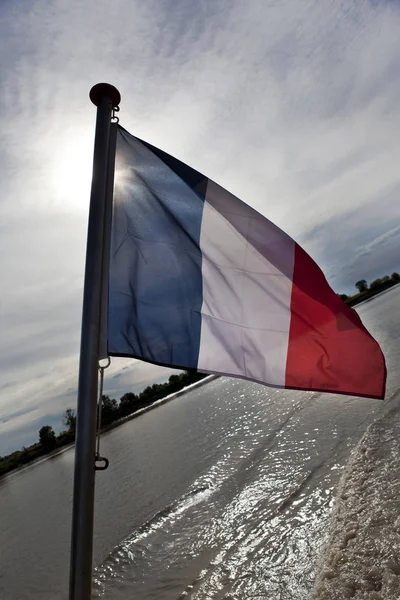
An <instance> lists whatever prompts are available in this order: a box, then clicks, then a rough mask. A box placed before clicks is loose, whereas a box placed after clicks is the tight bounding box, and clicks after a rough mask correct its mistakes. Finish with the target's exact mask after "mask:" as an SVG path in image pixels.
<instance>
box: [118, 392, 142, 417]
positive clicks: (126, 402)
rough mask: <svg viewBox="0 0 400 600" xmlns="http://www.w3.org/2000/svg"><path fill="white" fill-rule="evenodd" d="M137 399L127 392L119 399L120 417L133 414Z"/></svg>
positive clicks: (134, 395)
mask: <svg viewBox="0 0 400 600" xmlns="http://www.w3.org/2000/svg"><path fill="white" fill-rule="evenodd" d="M138 399H139V398H138V397H137V396H136V394H133V393H132V392H128V393H126V394H124V395H123V396H122V397H121V400H120V401H119V413H120V416H121V417H126V416H127V415H130V414H131V413H133V412H135V410H136V408H137V401H138Z"/></svg>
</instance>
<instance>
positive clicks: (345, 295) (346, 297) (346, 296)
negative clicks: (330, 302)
mask: <svg viewBox="0 0 400 600" xmlns="http://www.w3.org/2000/svg"><path fill="white" fill-rule="evenodd" d="M338 296H339V298H340V299H341V300H342V301H343V302H346V300H347V299H348V295H347V294H338Z"/></svg>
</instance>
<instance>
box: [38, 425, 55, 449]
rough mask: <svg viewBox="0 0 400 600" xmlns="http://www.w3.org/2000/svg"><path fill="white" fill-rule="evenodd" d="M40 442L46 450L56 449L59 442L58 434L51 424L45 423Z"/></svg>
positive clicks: (40, 433) (41, 430)
mask: <svg viewBox="0 0 400 600" xmlns="http://www.w3.org/2000/svg"><path fill="white" fill-rule="evenodd" d="M39 442H40V443H41V444H42V446H43V450H44V451H45V452H51V451H52V450H54V448H55V447H56V444H57V438H56V434H55V433H54V431H53V428H52V427H50V425H43V427H42V428H41V429H40V431H39Z"/></svg>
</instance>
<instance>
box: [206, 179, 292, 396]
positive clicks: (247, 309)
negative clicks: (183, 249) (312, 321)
mask: <svg viewBox="0 0 400 600" xmlns="http://www.w3.org/2000/svg"><path fill="white" fill-rule="evenodd" d="M221 241H223V243H221ZM294 246H295V244H294V242H293V240H291V239H290V238H289V236H287V235H286V234H285V233H283V232H282V231H280V230H279V229H278V228H277V227H276V226H275V225H274V224H273V223H271V222H270V221H268V220H267V219H265V218H264V217H262V216H261V215H259V214H258V213H256V212H255V211H254V210H253V209H252V208H251V207H249V206H248V205H246V204H244V203H243V202H241V201H240V200H239V199H238V198H236V197H235V196H233V195H232V194H230V193H229V192H227V191H226V190H224V189H223V188H221V187H220V186H218V185H217V184H216V183H214V182H213V181H211V180H209V181H208V186H207V192H206V200H205V204H204V210H203V218H202V225H201V234H200V248H201V251H202V255H203V260H202V276H203V304H202V309H201V314H202V325H201V338H200V350H199V359H198V369H199V370H204V371H213V372H221V373H226V374H230V375H238V376H242V377H247V378H250V379H255V380H258V381H268V383H270V384H271V385H276V386H284V385H285V372H286V358H287V349H288V341H289V327H290V301H291V292H292V275H293V264H294ZM267 257H269V258H270V259H272V260H274V259H276V260H274V262H275V265H274V264H273V263H272V262H270V260H268V258H267ZM277 261H279V262H278V266H276V265H277Z"/></svg>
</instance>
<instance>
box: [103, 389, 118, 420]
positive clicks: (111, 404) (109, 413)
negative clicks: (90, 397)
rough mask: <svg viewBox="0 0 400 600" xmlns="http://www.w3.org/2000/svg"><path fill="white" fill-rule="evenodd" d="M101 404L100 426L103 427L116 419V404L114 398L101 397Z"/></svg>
mask: <svg viewBox="0 0 400 600" xmlns="http://www.w3.org/2000/svg"><path fill="white" fill-rule="evenodd" d="M101 404H102V406H101V426H102V427H104V426H105V425H109V424H110V423H112V422H113V421H115V420H116V419H118V417H119V412H118V403H117V401H116V400H114V398H110V397H109V396H103V398H102V401H101Z"/></svg>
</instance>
